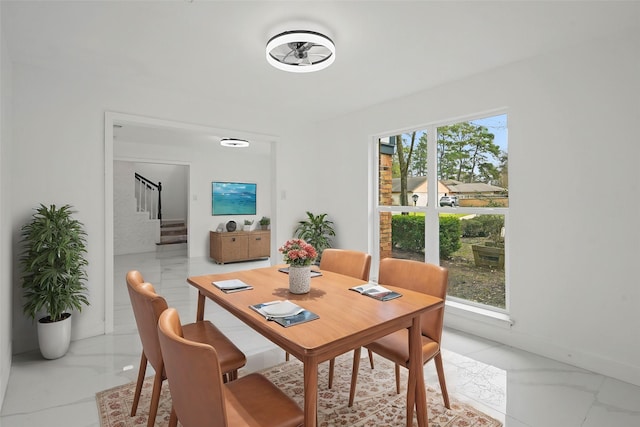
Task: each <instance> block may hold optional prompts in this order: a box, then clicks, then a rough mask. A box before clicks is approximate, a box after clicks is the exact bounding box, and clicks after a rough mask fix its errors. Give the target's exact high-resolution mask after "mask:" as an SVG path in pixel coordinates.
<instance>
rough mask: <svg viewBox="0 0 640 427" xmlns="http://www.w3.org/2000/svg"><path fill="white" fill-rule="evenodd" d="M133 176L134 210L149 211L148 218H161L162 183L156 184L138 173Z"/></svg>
mask: <svg viewBox="0 0 640 427" xmlns="http://www.w3.org/2000/svg"><path fill="white" fill-rule="evenodd" d="M135 178H136V186H135V196H136V211H138V212H149V219H159V220H162V183H161V182H159V181H158V183H157V184H156V183H155V182H153V181H151V180H149V179H147V178H145V177H144V176H142V175H140V174H138V173H136V174H135ZM156 194H157V195H158V197H157V198H156V197H155V195H156Z"/></svg>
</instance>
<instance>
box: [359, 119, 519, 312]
mask: <svg viewBox="0 0 640 427" xmlns="http://www.w3.org/2000/svg"><path fill="white" fill-rule="evenodd" d="M499 115H506V116H507V123H508V120H509V113H508V110H507V109H498V110H491V111H486V112H483V113H478V114H473V115H468V116H464V117H457V118H454V119H451V120H443V121H438V122H433V123H429V124H426V125H424V126H415V127H411V128H406V129H404V130H402V131H393V132H385V133H382V134H378V135H374V136H373V137H372V146H373V147H374V149H373V150H371V151H372V163H371V165H372V174H371V177H372V183H373V185H372V186H371V188H372V189H373V191H372V195H373V196H374V197H372V211H373V219H374V221H373V222H372V230H371V236H372V238H373V245H371V246H372V249H373V250H372V253H373V255H374V256H373V258H374V259H373V260H372V261H373V262H372V266H375V267H374V270H372V272H373V271H375V277H376V278H377V266H378V265H379V262H380V213H381V212H409V213H412V212H416V213H424V215H425V230H424V233H425V262H430V263H432V264H437V265H440V241H439V240H440V239H439V226H440V223H439V218H440V214H442V213H468V214H477V215H492V214H493V215H503V216H504V229H505V248H504V249H505V265H504V274H505V308H504V309H503V308H501V307H495V306H490V305H486V304H482V303H478V302H475V301H471V300H466V299H462V298H459V297H454V296H450V295H447V300H448V301H452V302H455V303H456V306H457V307H460V306H462V307H467V308H468V309H469V310H471V311H474V312H477V311H478V309H479V310H480V312H482V311H487V314H488V315H490V316H491V315H492V313H495V314H497V315H508V314H509V312H510V298H509V294H510V291H509V288H510V274H509V270H510V268H509V266H510V264H511V263H510V258H511V257H510V250H509V249H510V239H509V229H510V227H509V208H510V206H511V200H509V204H508V206H507V207H461V206H458V207H455V208H453V207H449V206H442V207H441V206H440V204H439V201H438V197H439V195H438V191H437V184H436V191H431V188H432V187H431V186H432V185H433V184H429V183H434V182H436V183H437V182H438V179H437V176H438V174H437V171H438V169H437V167H438V164H437V160H438V156H437V130H438V128H439V127H442V126H448V125H452V124H456V123H460V122H468V121H474V120H480V119H484V118H488V117H492V116H499ZM414 131H416V132H417V131H424V132H426V133H427V153H428V154H427V204H426V206H387V205H380V197H379V196H380V178H379V176H380V175H379V174H380V168H379V164H380V149H379V145H378V144H379V141H380V139H383V138H389V137H392V136H394V135H398V134H406V133H411V132H414ZM507 141H508V143H507V147H509V145H510V143H509V142H510V141H509V140H508V125H507ZM508 152H509V149H508V148H507V154H508ZM432 153H434V154H435V155H432ZM507 173H508V171H507Z"/></svg>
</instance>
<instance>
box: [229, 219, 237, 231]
mask: <svg viewBox="0 0 640 427" xmlns="http://www.w3.org/2000/svg"><path fill="white" fill-rule="evenodd" d="M236 226H237V224H236V222H235V221H229V222H227V231H228V232H232V231H236Z"/></svg>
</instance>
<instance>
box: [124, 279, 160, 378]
mask: <svg viewBox="0 0 640 427" xmlns="http://www.w3.org/2000/svg"><path fill="white" fill-rule="evenodd" d="M127 289H128V290H129V299H130V300H131V307H133V315H134V316H135V318H136V325H138V334H139V335H140V341H142V350H143V351H144V354H145V356H146V357H147V360H148V361H149V363H151V366H153V369H155V370H156V371H158V369H162V352H161V351H160V343H159V342H158V318H159V317H160V314H162V312H163V311H165V310H166V309H167V301H166V300H165V299H164V298H162V297H161V296H160V295H158V294H156V292H155V289H153V285H152V284H151V283H146V282H144V279H143V278H142V274H140V272H138V271H135V270H132V271H130V272H128V273H127Z"/></svg>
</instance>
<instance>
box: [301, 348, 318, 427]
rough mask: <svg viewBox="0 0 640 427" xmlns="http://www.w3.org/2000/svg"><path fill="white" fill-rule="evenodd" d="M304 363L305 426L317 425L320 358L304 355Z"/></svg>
mask: <svg viewBox="0 0 640 427" xmlns="http://www.w3.org/2000/svg"><path fill="white" fill-rule="evenodd" d="M302 361H303V363H304V426H305V427H316V425H317V422H318V419H317V416H318V360H317V359H316V358H314V357H303V360H302Z"/></svg>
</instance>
